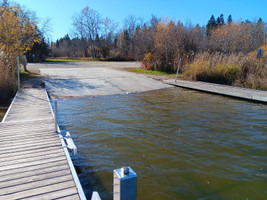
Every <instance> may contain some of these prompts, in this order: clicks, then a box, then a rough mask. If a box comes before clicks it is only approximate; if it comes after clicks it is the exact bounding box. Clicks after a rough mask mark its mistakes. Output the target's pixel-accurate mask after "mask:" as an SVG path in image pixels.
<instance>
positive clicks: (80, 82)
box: [29, 62, 172, 97]
mask: <svg viewBox="0 0 267 200" xmlns="http://www.w3.org/2000/svg"><path fill="white" fill-rule="evenodd" d="M136 67H139V63H138V62H87V63H70V64H69V63H61V64H57V63H55V64H37V65H34V64H32V65H31V66H30V67H29V69H31V68H35V69H36V68H38V69H39V70H40V72H41V75H42V76H44V77H45V79H44V80H45V85H46V88H47V90H48V91H49V94H50V95H52V96H57V97H79V96H97V95H114V94H128V93H137V92H145V91H150V90H158V89H163V88H168V87H172V86H170V85H168V84H164V83H163V82H161V81H158V80H155V79H152V78H149V77H147V76H146V75H144V74H136V73H132V72H128V71H126V70H124V69H125V68H136Z"/></svg>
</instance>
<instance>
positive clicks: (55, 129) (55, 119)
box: [54, 100, 57, 133]
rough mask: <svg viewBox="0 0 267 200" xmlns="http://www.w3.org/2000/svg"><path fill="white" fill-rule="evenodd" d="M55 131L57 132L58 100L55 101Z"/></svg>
mask: <svg viewBox="0 0 267 200" xmlns="http://www.w3.org/2000/svg"><path fill="white" fill-rule="evenodd" d="M54 118H55V132H56V133H57V101H56V100H55V101H54Z"/></svg>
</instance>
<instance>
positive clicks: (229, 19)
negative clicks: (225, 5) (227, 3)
mask: <svg viewBox="0 0 267 200" xmlns="http://www.w3.org/2000/svg"><path fill="white" fill-rule="evenodd" d="M232 22H233V19H232V15H229V16H228V18H227V24H231V23H232Z"/></svg>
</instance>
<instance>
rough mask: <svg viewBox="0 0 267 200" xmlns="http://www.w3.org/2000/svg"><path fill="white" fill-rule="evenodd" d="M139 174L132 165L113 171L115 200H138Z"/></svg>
mask: <svg viewBox="0 0 267 200" xmlns="http://www.w3.org/2000/svg"><path fill="white" fill-rule="evenodd" d="M136 193H137V174H136V173H135V172H134V171H133V170H132V169H131V167H122V168H120V169H116V170H114V171H113V200H136Z"/></svg>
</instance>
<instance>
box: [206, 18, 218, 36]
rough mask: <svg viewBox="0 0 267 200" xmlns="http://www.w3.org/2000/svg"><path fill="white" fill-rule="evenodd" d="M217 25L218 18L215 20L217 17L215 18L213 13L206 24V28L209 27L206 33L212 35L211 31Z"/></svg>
mask: <svg viewBox="0 0 267 200" xmlns="http://www.w3.org/2000/svg"><path fill="white" fill-rule="evenodd" d="M216 27H217V24H216V20H215V18H214V15H212V16H211V17H210V20H209V21H208V24H207V26H206V28H207V31H206V35H207V36H210V31H211V30H212V29H215V28H216Z"/></svg>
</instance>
